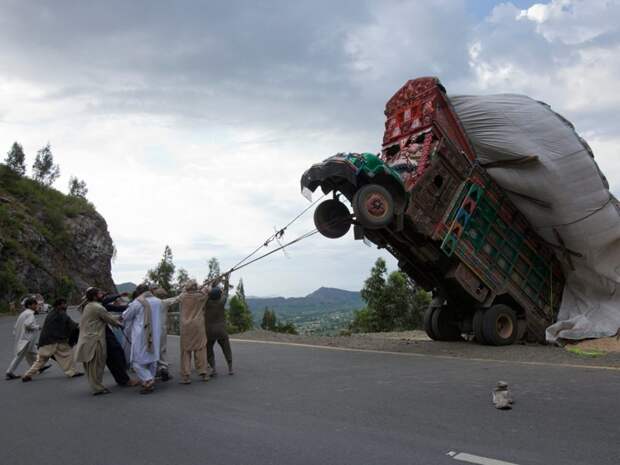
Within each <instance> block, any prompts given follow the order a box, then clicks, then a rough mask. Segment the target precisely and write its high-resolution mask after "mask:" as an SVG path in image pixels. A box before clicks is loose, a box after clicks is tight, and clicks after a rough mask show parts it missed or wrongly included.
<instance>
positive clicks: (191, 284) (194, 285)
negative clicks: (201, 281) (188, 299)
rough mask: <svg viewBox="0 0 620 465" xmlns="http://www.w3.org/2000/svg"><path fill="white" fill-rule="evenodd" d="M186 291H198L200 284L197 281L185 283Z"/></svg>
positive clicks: (192, 280)
mask: <svg viewBox="0 0 620 465" xmlns="http://www.w3.org/2000/svg"><path fill="white" fill-rule="evenodd" d="M185 290H186V291H188V292H191V291H197V290H198V283H197V282H196V280H195V279H190V280H189V281H187V282H186V283H185Z"/></svg>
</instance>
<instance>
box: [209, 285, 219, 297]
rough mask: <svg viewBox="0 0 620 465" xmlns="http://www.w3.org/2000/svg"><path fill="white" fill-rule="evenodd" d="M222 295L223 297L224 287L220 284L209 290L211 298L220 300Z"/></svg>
mask: <svg viewBox="0 0 620 465" xmlns="http://www.w3.org/2000/svg"><path fill="white" fill-rule="evenodd" d="M221 297H222V288H221V287H220V286H213V287H212V288H211V289H210V290H209V299H210V300H220V298H221Z"/></svg>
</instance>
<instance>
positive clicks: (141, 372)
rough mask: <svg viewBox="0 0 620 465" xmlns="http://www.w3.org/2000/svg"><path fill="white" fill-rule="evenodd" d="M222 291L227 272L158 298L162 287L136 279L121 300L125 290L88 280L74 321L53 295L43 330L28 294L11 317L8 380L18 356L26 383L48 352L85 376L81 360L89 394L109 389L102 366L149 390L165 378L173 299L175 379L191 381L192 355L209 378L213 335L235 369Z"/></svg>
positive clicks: (225, 294) (12, 376)
mask: <svg viewBox="0 0 620 465" xmlns="http://www.w3.org/2000/svg"><path fill="white" fill-rule="evenodd" d="M220 281H223V287H222V286H220ZM228 291H229V275H228V274H225V275H223V276H222V278H221V279H220V280H218V281H215V282H212V283H207V284H206V285H205V286H203V287H202V288H199V287H198V285H197V283H196V281H193V280H191V281H189V282H188V283H187V284H186V285H185V288H184V291H183V292H182V293H180V294H179V295H177V296H176V297H170V298H164V297H165V292H164V291H163V289H161V288H157V287H149V286H148V285H146V284H141V285H139V286H138V287H137V288H136V290H135V291H134V293H133V300H132V301H131V302H130V303H127V302H125V301H124V300H123V297H124V295H118V294H114V295H106V294H105V293H104V292H103V291H102V290H100V289H98V288H94V287H91V288H89V289H87V291H86V295H85V298H84V301H83V302H82V304H81V305H80V310H81V313H82V315H81V318H80V322H79V325H78V324H77V323H75V322H74V321H73V320H72V319H71V317H70V316H69V315H67V302H66V301H65V300H64V299H58V300H57V301H56V302H54V305H53V309H52V311H51V312H50V313H49V314H48V315H47V317H46V318H45V322H44V324H43V328H42V329H41V328H40V327H39V325H38V323H37V321H36V318H35V314H36V313H37V310H38V307H40V306H39V304H38V303H37V301H36V299H34V298H29V299H26V300H25V301H24V303H23V306H24V310H23V311H22V313H21V314H20V315H19V317H18V318H17V322H16V323H15V332H14V333H15V349H14V355H15V357H14V358H13V360H12V361H11V364H10V365H9V368H8V369H7V372H6V379H7V380H13V379H18V378H20V376H18V375H17V374H16V373H15V370H16V369H17V367H18V365H19V364H20V363H21V361H22V360H23V359H24V358H25V359H26V361H27V362H28V363H29V364H30V368H29V369H28V370H27V371H26V372H25V373H24V375H23V376H21V379H22V381H24V382H29V381H31V380H32V378H33V377H34V376H36V375H37V374H39V373H41V372H43V371H44V370H46V369H47V368H49V366H50V365H48V362H49V360H50V359H54V360H55V361H56V362H57V363H58V364H59V366H60V367H61V368H62V370H63V371H64V372H65V374H66V375H67V376H68V377H70V378H74V377H78V376H82V375H83V373H80V372H79V371H78V369H77V366H76V363H77V362H81V363H82V364H83V366H84V372H85V374H86V377H87V379H88V382H89V384H90V387H91V390H92V393H93V395H102V394H108V393H109V392H110V391H109V390H108V389H107V388H106V387H105V386H104V385H103V373H104V368H105V366H106V365H107V366H108V369H109V370H110V373H111V374H112V376H113V377H114V380H115V381H116V383H117V384H119V385H121V386H136V385H139V386H141V389H140V393H142V394H149V393H151V392H153V391H154V386H155V380H156V378H159V379H161V380H162V381H168V380H169V379H170V378H171V376H170V374H169V362H168V360H167V333H168V331H167V313H168V310H169V309H170V307H171V306H172V305H175V304H178V305H179V327H180V350H181V363H180V378H181V379H180V383H181V384H190V383H191V377H190V376H191V371H192V359H193V361H194V366H195V369H196V371H197V373H198V375H199V377H200V379H201V380H202V381H209V378H210V377H211V376H215V375H216V374H217V371H216V368H215V355H214V351H213V349H214V344H215V343H216V342H217V343H218V344H219V345H220V347H221V348H222V350H223V352H224V356H225V358H226V362H227V364H228V373H229V374H233V368H232V351H231V348H230V342H229V339H228V334H227V332H226V318H225V304H226V300H227V298H228ZM39 331H40V333H41V334H40V336H39ZM37 340H38V349H37ZM72 345H75V347H72ZM129 370H132V371H133V372H134V373H135V374H136V376H137V380H136V379H132V378H131V377H130V376H129V374H128V371H129Z"/></svg>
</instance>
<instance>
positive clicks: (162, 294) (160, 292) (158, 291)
mask: <svg viewBox="0 0 620 465" xmlns="http://www.w3.org/2000/svg"><path fill="white" fill-rule="evenodd" d="M151 292H152V293H153V295H154V296H155V297H157V298H158V299H165V298H166V297H168V293H167V292H166V290H165V289H163V288H161V287H159V286H155V288H152V289H151Z"/></svg>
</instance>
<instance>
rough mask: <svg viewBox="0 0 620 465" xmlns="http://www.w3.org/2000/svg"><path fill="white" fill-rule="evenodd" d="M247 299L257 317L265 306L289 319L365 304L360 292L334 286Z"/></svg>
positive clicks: (359, 306)
mask: <svg viewBox="0 0 620 465" xmlns="http://www.w3.org/2000/svg"><path fill="white" fill-rule="evenodd" d="M246 301H247V303H248V306H249V307H250V311H251V312H252V313H253V314H254V316H255V319H256V318H257V317H258V318H260V317H262V315H263V312H264V310H265V308H269V309H270V310H273V311H275V312H276V315H277V316H278V318H283V319H287V318H291V317H294V316H298V315H300V314H304V315H310V314H319V313H320V314H323V313H331V312H351V311H353V310H357V309H360V308H362V307H363V306H364V301H363V300H362V297H361V296H360V293H359V292H352V291H345V290H343V289H336V288H333V287H321V288H319V289H317V290H316V291H314V292H312V293H310V294H308V295H307V296H305V297H288V298H286V297H247V298H246Z"/></svg>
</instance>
